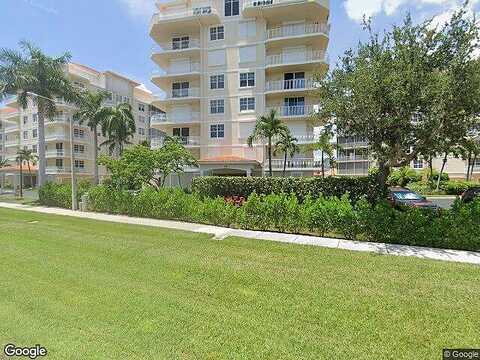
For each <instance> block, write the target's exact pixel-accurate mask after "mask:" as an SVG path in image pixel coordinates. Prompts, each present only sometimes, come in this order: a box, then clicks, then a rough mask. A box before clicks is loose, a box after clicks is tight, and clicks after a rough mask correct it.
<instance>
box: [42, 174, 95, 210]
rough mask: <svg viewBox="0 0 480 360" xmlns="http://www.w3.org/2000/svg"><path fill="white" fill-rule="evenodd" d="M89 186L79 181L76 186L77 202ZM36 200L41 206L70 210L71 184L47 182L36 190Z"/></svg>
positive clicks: (87, 183) (85, 182)
mask: <svg viewBox="0 0 480 360" xmlns="http://www.w3.org/2000/svg"><path fill="white" fill-rule="evenodd" d="M90 187H91V184H90V183H89V182H87V181H80V182H79V183H78V186H77V201H80V199H81V198H82V195H83V194H85V193H86V192H87V191H88V189H89V188H90ZM38 198H39V201H40V203H41V204H42V205H46V206H54V207H61V208H65V209H70V208H71V207H72V186H71V184H57V183H53V182H48V183H46V184H45V185H43V186H42V187H40V189H39V190H38Z"/></svg>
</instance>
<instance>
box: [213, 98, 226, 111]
mask: <svg viewBox="0 0 480 360" xmlns="http://www.w3.org/2000/svg"><path fill="white" fill-rule="evenodd" d="M224 112H225V100H223V99H217V100H210V114H223V113H224Z"/></svg>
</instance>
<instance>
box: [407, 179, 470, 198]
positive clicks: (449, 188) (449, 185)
mask: <svg viewBox="0 0 480 360" xmlns="http://www.w3.org/2000/svg"><path fill="white" fill-rule="evenodd" d="M435 185H436V184H433V186H435ZM479 186H480V183H478V182H475V181H460V180H455V181H453V180H452V181H443V182H441V183H440V190H439V191H438V192H437V191H436V190H435V189H432V184H430V183H427V182H424V181H419V182H413V183H410V184H408V185H407V187H408V188H409V189H410V190H412V191H416V192H418V193H421V194H424V195H429V194H446V195H462V194H463V193H464V192H465V191H466V190H468V189H469V188H472V187H479Z"/></svg>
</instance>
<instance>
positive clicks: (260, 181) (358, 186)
mask: <svg viewBox="0 0 480 360" xmlns="http://www.w3.org/2000/svg"><path fill="white" fill-rule="evenodd" d="M192 191H193V192H195V193H197V194H199V195H200V196H201V197H202V198H204V197H212V198H215V197H217V196H221V197H231V196H241V197H245V198H248V197H249V196H250V195H251V194H252V193H253V192H255V193H256V194H257V195H270V194H281V193H285V194H295V196H296V197H297V199H298V201H300V202H303V201H304V200H305V199H306V197H307V196H311V197H312V198H318V197H320V196H323V197H332V196H335V197H338V198H340V197H342V196H343V194H345V193H349V194H350V200H352V201H353V202H356V201H358V200H359V199H360V198H362V197H366V198H367V199H368V200H369V201H372V202H373V201H376V200H378V199H380V198H382V197H383V194H382V193H381V191H380V189H379V187H378V186H377V184H376V181H375V179H374V178H373V177H360V178H350V177H327V178H320V177H310V178H293V177H289V178H283V177H216V176H215V177H213V176H212V177H197V178H195V179H193V182H192Z"/></svg>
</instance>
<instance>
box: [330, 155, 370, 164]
mask: <svg viewBox="0 0 480 360" xmlns="http://www.w3.org/2000/svg"><path fill="white" fill-rule="evenodd" d="M368 160H369V157H368V155H366V154H357V155H338V157H337V161H338V162H349V161H368Z"/></svg>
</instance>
